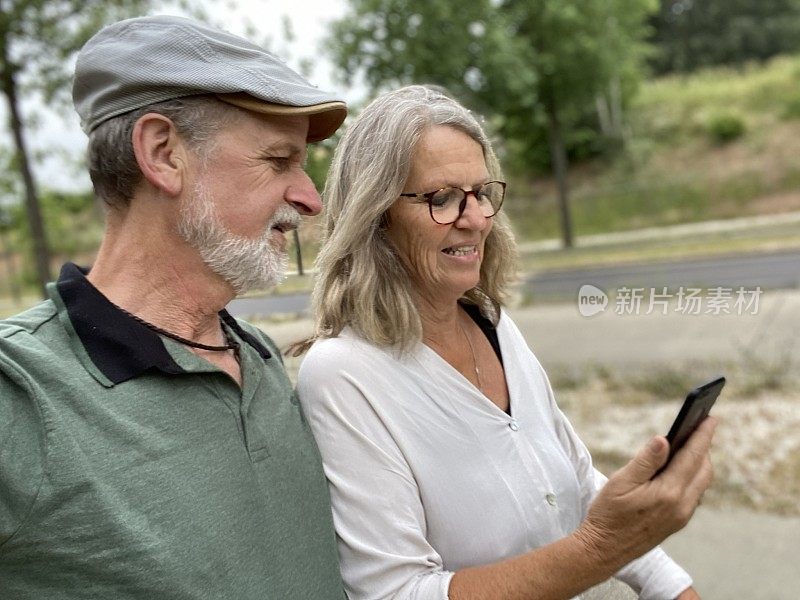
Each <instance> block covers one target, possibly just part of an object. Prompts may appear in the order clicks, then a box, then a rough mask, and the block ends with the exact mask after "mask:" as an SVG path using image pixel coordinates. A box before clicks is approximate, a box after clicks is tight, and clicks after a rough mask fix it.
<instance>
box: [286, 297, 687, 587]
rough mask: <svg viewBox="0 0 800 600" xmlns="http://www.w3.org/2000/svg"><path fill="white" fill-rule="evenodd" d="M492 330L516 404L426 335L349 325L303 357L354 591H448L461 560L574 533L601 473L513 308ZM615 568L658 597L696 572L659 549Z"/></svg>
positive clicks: (303, 383) (310, 410)
mask: <svg viewBox="0 0 800 600" xmlns="http://www.w3.org/2000/svg"><path fill="white" fill-rule="evenodd" d="M497 335H498V339H499V342H500V348H501V353H502V356H503V365H504V369H505V374H506V383H507V385H508V392H509V398H510V413H511V414H510V415H509V414H506V413H505V412H503V411H502V410H501V409H500V408H498V407H497V405H495V404H494V403H493V402H492V401H491V400H489V399H488V398H486V397H485V396H484V395H483V394H482V393H481V392H480V391H479V390H478V389H477V388H476V387H475V386H473V385H472V384H471V383H470V382H469V381H468V380H467V379H466V378H465V377H463V376H462V375H461V374H460V373H459V372H458V371H457V370H455V369H454V368H453V367H451V366H450V365H449V364H448V363H447V362H446V361H444V360H443V359H442V358H441V357H440V356H439V355H438V354H436V353H435V352H434V351H433V350H431V349H430V348H428V347H427V346H425V345H423V344H418V345H417V346H416V348H415V349H414V350H413V351H412V352H410V353H407V354H405V355H402V356H398V355H397V354H396V353H395V352H394V351H392V350H391V349H387V348H380V347H376V346H374V345H372V344H370V343H368V342H366V341H364V340H362V339H361V338H358V337H357V336H355V335H354V333H353V332H352V331H349V330H345V331H344V332H342V334H341V336H340V337H338V338H333V339H327V340H322V341H318V342H317V343H315V344H314V346H313V347H312V348H311V350H310V352H309V354H308V356H307V357H306V359H305V360H304V361H303V364H302V366H301V368H300V373H299V376H298V394H299V397H300V401H301V403H302V406H303V409H304V411H305V414H306V416H307V418H308V420H309V423H310V425H311V429H312V431H313V433H314V436H315V438H316V440H317V443H318V445H319V449H320V452H321V454H322V459H323V463H324V467H325V473H326V475H327V477H328V481H329V484H330V491H331V502H332V505H333V518H334V523H335V526H336V532H337V535H338V538H339V554H340V560H341V569H342V577H343V579H344V581H345V585H346V588H347V591H348V594H349V596H350V598H352V599H362V598H365V599H370V600H372V599H377V598H397V599H406V598H408V599H411V598H415V599H421V600H437V599H441V600H446V599H447V590H448V586H449V582H450V578H451V577H452V575H453V573H454V572H455V571H457V570H458V569H463V568H465V567H470V566H477V565H485V564H489V563H494V562H497V561H499V560H502V559H505V558H509V557H512V556H515V555H519V554H522V553H525V552H527V551H530V550H533V549H535V548H539V547H541V546H543V545H546V544H548V543H551V542H554V541H556V540H558V539H560V538H563V537H565V536H567V535H569V534H570V533H571V532H572V531H574V530H575V529H576V528H577V527H578V525H579V524H580V522H581V521H582V520H583V517H584V515H585V514H586V511H587V508H588V506H589V504H590V502H591V500H592V498H593V497H594V495H595V494H596V493H597V490H598V489H600V488H601V487H602V486H603V484H604V483H605V481H606V479H605V477H604V476H603V475H602V474H600V473H599V472H598V471H597V470H595V469H594V468H593V466H592V461H591V457H590V456H589V452H588V451H587V449H586V447H585V446H584V445H583V443H582V442H581V441H580V439H579V438H578V436H577V435H576V434H575V432H574V430H573V429H572V426H571V425H570V423H569V422H568V421H567V419H566V417H565V416H564V414H563V413H562V412H561V411H560V410H559V408H558V407H557V406H556V403H555V399H554V397H553V392H552V389H551V387H550V383H549V382H548V380H547V377H546V375H545V373H544V370H543V369H542V367H541V365H540V364H539V361H538V360H537V359H536V357H535V356H534V355H533V353H532V352H531V351H530V349H529V348H528V346H527V344H526V343H525V340H524V339H523V337H522V334H521V333H520V332H519V330H518V329H517V327H516V325H514V323H513V322H512V321H511V319H510V318H509V317H508V315H507V314H505V313H503V314H502V315H501V318H500V322H499V323H498V326H497ZM617 577H618V578H620V579H622V580H623V581H625V582H626V583H627V584H628V585H630V586H631V587H632V588H634V589H635V590H637V591H639V592H640V597H641V598H646V599H654V600H661V599H665V600H666V599H671V598H675V597H676V596H677V595H678V594H679V593H680V592H681V591H683V590H684V589H686V588H687V587H689V585H691V579H690V578H689V576H688V575H687V574H686V573H685V572H684V571H683V570H682V569H681V568H680V567H678V566H677V565H676V564H675V563H674V562H672V560H670V559H669V557H667V555H666V554H665V553H664V552H663V551H662V550H661V549H660V548H656V549H655V550H652V551H651V552H649V553H648V554H646V555H645V556H643V557H642V558H640V559H638V560H636V561H634V562H633V563H631V564H630V565H628V566H627V567H625V568H624V569H623V570H622V571H620V572H619V573H618V574H617Z"/></svg>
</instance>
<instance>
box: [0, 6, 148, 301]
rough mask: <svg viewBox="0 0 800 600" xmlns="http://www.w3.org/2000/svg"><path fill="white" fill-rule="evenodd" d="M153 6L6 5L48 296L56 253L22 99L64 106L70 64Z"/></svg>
mask: <svg viewBox="0 0 800 600" xmlns="http://www.w3.org/2000/svg"><path fill="white" fill-rule="evenodd" d="M150 4H151V2H150V0H0V87H2V94H3V96H4V97H5V100H6V104H7V107H8V130H9V132H10V133H11V137H12V140H13V144H14V149H15V160H14V161H13V165H14V167H15V171H16V173H17V174H18V176H19V179H20V181H21V183H22V188H23V190H24V198H25V202H24V204H25V209H26V216H27V220H28V226H29V228H30V235H31V238H32V246H33V256H34V262H35V265H36V273H37V279H38V281H39V284H40V287H41V290H42V293H44V285H45V284H46V283H47V282H48V281H49V280H50V279H51V273H50V249H49V245H48V240H47V236H46V231H45V227H44V224H43V221H42V210H41V207H40V195H39V191H38V188H37V183H36V180H35V178H34V175H33V171H32V168H31V154H30V150H29V148H28V146H27V136H26V120H25V119H24V118H23V115H22V114H21V109H20V104H21V99H22V98H23V97H25V96H28V95H32V94H40V97H41V99H42V100H43V101H44V103H45V104H46V105H53V104H56V105H57V104H58V103H59V102H63V101H64V98H65V96H66V91H67V89H68V87H69V86H68V83H69V81H70V76H71V73H70V69H69V66H68V65H71V64H72V63H71V60H70V59H71V57H72V56H73V54H74V53H75V52H76V50H77V49H79V48H80V47H81V46H82V45H83V44H84V42H85V41H86V40H87V39H88V38H89V37H90V36H91V35H92V34H94V33H95V32H96V31H97V30H98V29H99V28H100V27H101V26H102V25H104V24H105V23H109V22H112V21H115V20H118V19H121V18H125V17H128V16H132V15H136V14H143V13H144V11H145V10H146V8H148V7H149V6H150Z"/></svg>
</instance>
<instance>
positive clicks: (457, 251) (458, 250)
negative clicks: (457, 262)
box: [442, 246, 476, 256]
mask: <svg viewBox="0 0 800 600" xmlns="http://www.w3.org/2000/svg"><path fill="white" fill-rule="evenodd" d="M475 249H476V248H475V246H455V247H450V248H445V249H444V250H442V252H444V253H445V254H449V255H450V256H466V255H467V254H474V253H475Z"/></svg>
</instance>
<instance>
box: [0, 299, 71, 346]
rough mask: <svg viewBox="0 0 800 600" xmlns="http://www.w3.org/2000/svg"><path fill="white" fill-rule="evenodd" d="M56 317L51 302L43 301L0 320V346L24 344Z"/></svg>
mask: <svg viewBox="0 0 800 600" xmlns="http://www.w3.org/2000/svg"><path fill="white" fill-rule="evenodd" d="M57 316H58V311H57V310H56V306H55V304H53V301H52V300H45V301H43V302H40V303H39V304H37V305H36V306H33V307H32V308H29V309H28V310H26V311H23V312H21V313H19V314H16V315H14V316H12V317H8V318H6V319H2V320H0V344H2V345H7V344H15V343H25V342H24V341H23V340H24V339H29V337H30V336H33V335H36V334H38V333H39V330H40V329H41V327H42V326H43V325H45V324H47V323H49V322H50V321H52V320H53V319H55V318H56V317H57Z"/></svg>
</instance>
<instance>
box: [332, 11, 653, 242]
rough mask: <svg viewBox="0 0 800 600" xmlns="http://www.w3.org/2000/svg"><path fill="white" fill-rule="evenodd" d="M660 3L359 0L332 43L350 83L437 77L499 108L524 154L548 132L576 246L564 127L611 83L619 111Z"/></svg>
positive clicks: (335, 27) (468, 98)
mask: <svg viewBox="0 0 800 600" xmlns="http://www.w3.org/2000/svg"><path fill="white" fill-rule="evenodd" d="M656 8H657V6H656V3H655V0H606V1H604V2H597V0H500V1H494V0H476V1H475V2H468V3H464V2H457V1H455V0H351V1H350V10H349V12H348V14H347V15H346V16H345V17H343V18H342V19H340V20H338V21H335V22H334V23H333V24H332V29H331V36H330V38H329V42H328V45H329V48H330V50H331V53H332V55H333V59H334V64H335V65H336V66H337V67H338V69H339V71H340V72H341V74H342V75H343V77H344V79H345V81H351V80H353V79H354V78H355V77H357V76H359V75H362V76H363V77H364V79H365V80H366V82H367V84H368V85H369V87H370V88H371V89H372V91H377V90H379V89H382V88H385V87H388V86H395V85H398V84H404V83H410V82H431V83H437V84H440V85H443V86H445V87H447V88H448V89H450V90H451V91H452V92H453V93H454V94H455V95H456V96H458V97H460V98H462V99H463V100H464V101H465V102H466V103H467V104H469V105H471V106H473V107H476V108H478V109H479V110H481V111H484V112H487V113H490V114H492V115H493V116H494V118H495V121H496V124H497V126H498V128H499V130H500V132H501V133H502V134H503V135H504V137H505V138H506V139H507V140H508V141H509V145H510V146H512V147H513V148H514V149H515V150H516V151H518V152H519V153H520V154H521V155H524V156H528V157H530V156H534V155H537V154H539V153H540V149H541V147H542V140H543V138H544V139H546V140H547V144H546V145H547V147H548V149H549V150H548V153H549V160H550V164H551V166H552V168H553V172H554V175H555V177H556V179H557V181H558V189H559V205H560V212H561V220H562V238H563V243H564V245H565V246H567V247H569V246H571V245H572V244H573V232H572V224H571V218H570V210H569V194H568V189H567V183H566V182H567V152H566V143H565V137H566V133H565V132H569V131H571V129H572V128H574V127H575V126H576V125H577V124H578V123H579V122H580V121H581V119H583V118H584V117H585V114H586V112H587V110H588V111H592V112H594V111H595V110H596V108H597V107H598V106H600V104H598V99H599V98H607V97H608V96H609V95H611V96H614V94H609V91H610V90H611V91H613V90H616V91H617V93H616V97H617V99H618V100H619V101H618V102H615V103H614V102H612V103H611V106H612V107H615V108H617V110H615V111H608V110H606V111H605V114H606V115H609V114H617V115H618V113H619V110H618V107H619V105H620V104H621V99H622V98H623V96H624V94H625V93H626V92H628V91H629V90H631V89H633V86H634V83H635V80H636V76H637V73H638V68H639V65H640V63H641V60H642V56H643V52H644V45H643V43H642V39H643V37H644V35H645V33H646V28H645V23H646V19H647V16H648V15H649V14H650V12H652V11H653V10H655V9H656ZM601 104H603V103H601ZM604 104H605V105H606V106H608V105H609V103H607V102H606V103H604ZM607 121H609V122H610V121H611V120H610V119H609V120H607ZM616 121H619V118H617V119H616Z"/></svg>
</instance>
